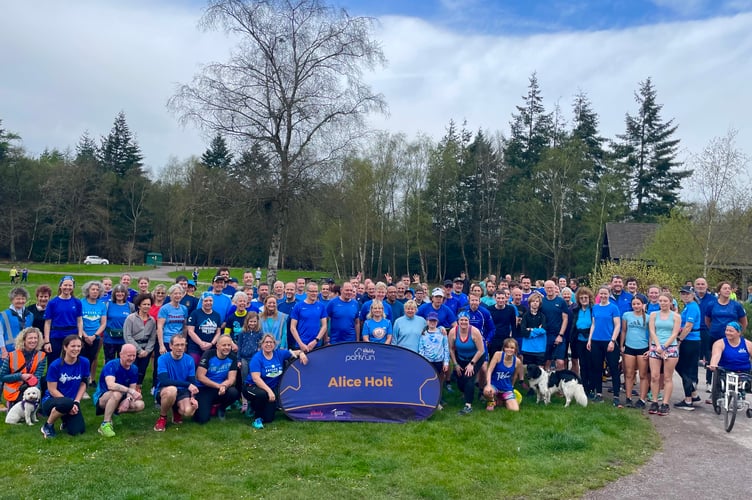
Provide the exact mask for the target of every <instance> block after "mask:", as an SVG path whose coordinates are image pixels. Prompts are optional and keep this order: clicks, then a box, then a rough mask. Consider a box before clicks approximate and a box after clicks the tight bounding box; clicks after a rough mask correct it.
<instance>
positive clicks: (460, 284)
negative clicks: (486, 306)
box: [444, 273, 469, 315]
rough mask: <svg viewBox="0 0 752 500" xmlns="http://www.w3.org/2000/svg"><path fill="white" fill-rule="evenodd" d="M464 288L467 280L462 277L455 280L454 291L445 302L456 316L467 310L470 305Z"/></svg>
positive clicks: (453, 283) (453, 282)
mask: <svg viewBox="0 0 752 500" xmlns="http://www.w3.org/2000/svg"><path fill="white" fill-rule="evenodd" d="M463 274H464V273H463ZM445 283H446V282H445ZM464 286H465V280H464V279H463V278H462V277H460V276H458V277H456V278H454V280H453V281H452V291H451V292H450V293H449V296H448V297H447V299H446V301H445V302H444V304H445V305H446V306H447V307H448V308H449V309H451V310H452V312H453V313H454V314H455V315H456V314H457V313H458V312H460V311H463V310H465V309H467V308H468V305H469V301H468V298H467V294H465V292H464V291H463V288H464Z"/></svg>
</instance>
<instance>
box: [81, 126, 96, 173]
mask: <svg viewBox="0 0 752 500" xmlns="http://www.w3.org/2000/svg"><path fill="white" fill-rule="evenodd" d="M76 163H77V164H79V165H84V164H86V165H96V164H97V143H96V142H94V139H93V138H92V137H91V136H90V135H89V132H88V131H86V132H84V133H83V135H81V138H80V139H79V140H78V144H76Z"/></svg>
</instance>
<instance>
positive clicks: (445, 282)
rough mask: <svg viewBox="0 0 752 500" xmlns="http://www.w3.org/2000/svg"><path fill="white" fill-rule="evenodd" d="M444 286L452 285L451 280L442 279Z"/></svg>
mask: <svg viewBox="0 0 752 500" xmlns="http://www.w3.org/2000/svg"><path fill="white" fill-rule="evenodd" d="M444 286H452V280H444Z"/></svg>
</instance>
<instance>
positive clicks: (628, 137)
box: [615, 78, 692, 222]
mask: <svg viewBox="0 0 752 500" xmlns="http://www.w3.org/2000/svg"><path fill="white" fill-rule="evenodd" d="M635 101H636V102H637V108H638V109H637V114H635V115H634V116H633V115H630V114H627V117H626V132H625V133H624V134H623V135H619V136H617V137H618V138H619V139H620V140H621V141H622V143H620V144H617V145H616V146H615V152H616V156H617V158H618V160H619V162H620V163H621V165H622V166H623V168H624V172H626V173H627V174H628V175H629V176H630V181H631V191H632V192H631V195H632V204H631V207H632V217H633V218H634V219H635V220H638V221H642V222H651V221H654V220H656V219H657V218H658V217H661V216H668V215H669V214H670V212H671V209H672V208H673V207H675V206H676V205H677V204H678V203H679V188H680V187H681V186H680V183H681V180H682V179H684V178H685V177H687V176H689V175H691V173H692V172H691V171H678V170H677V168H678V167H679V166H680V165H681V163H680V162H679V161H678V160H677V158H676V157H677V151H678V149H679V139H675V138H674V134H675V132H676V129H677V128H678V125H674V120H673V119H671V120H669V121H667V122H664V121H663V119H662V118H661V109H662V108H663V106H662V105H661V104H658V103H657V102H656V90H655V87H654V86H653V82H652V81H651V80H650V78H648V79H647V80H645V81H644V82H640V88H639V90H638V91H637V92H636V93H635Z"/></svg>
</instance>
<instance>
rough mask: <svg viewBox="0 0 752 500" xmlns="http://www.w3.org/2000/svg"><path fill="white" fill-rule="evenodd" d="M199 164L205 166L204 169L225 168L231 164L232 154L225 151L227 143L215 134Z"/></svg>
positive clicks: (227, 150)
mask: <svg viewBox="0 0 752 500" xmlns="http://www.w3.org/2000/svg"><path fill="white" fill-rule="evenodd" d="M201 163H203V164H204V165H206V168H210V169H211V168H227V167H229V166H230V164H231V163H232V153H230V150H229V149H227V142H225V139H224V137H222V135H220V134H217V135H216V136H214V139H212V141H211V144H210V145H209V148H208V149H207V150H206V151H205V152H204V154H203V155H201Z"/></svg>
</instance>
